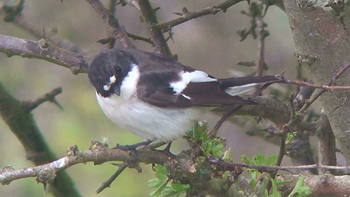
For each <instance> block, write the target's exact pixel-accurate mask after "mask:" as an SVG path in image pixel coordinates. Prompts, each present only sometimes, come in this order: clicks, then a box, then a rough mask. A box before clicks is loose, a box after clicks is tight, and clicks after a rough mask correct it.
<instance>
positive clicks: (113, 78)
mask: <svg viewBox="0 0 350 197" xmlns="http://www.w3.org/2000/svg"><path fill="white" fill-rule="evenodd" d="M116 81H117V78H116V77H115V75H113V76H111V77H110V78H109V84H112V83H114V82H116Z"/></svg>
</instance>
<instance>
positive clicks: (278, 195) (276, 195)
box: [270, 178, 282, 197]
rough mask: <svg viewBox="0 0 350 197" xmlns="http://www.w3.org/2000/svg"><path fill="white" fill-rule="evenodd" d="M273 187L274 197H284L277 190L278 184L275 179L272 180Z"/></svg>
mask: <svg viewBox="0 0 350 197" xmlns="http://www.w3.org/2000/svg"><path fill="white" fill-rule="evenodd" d="M270 181H271V185H272V194H271V196H273V197H282V195H281V193H280V192H279V191H278V189H277V184H276V182H275V180H274V179H272V178H270Z"/></svg>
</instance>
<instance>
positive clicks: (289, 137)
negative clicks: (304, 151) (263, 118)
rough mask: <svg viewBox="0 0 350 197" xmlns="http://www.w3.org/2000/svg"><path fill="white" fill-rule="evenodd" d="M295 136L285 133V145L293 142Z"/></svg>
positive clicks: (294, 133)
mask: <svg viewBox="0 0 350 197" xmlns="http://www.w3.org/2000/svg"><path fill="white" fill-rule="evenodd" d="M296 135H297V132H296V131H294V132H291V133H287V140H286V145H288V144H290V143H291V142H292V141H293V140H294V137H295V136H296Z"/></svg>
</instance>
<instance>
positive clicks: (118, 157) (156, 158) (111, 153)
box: [0, 141, 170, 184]
mask: <svg viewBox="0 0 350 197" xmlns="http://www.w3.org/2000/svg"><path fill="white" fill-rule="evenodd" d="M136 155H137V156H136ZM135 156H136V157H137V160H136V161H135ZM169 159H170V158H169V156H168V155H167V154H166V153H164V152H161V151H157V150H135V152H134V153H133V152H132V151H131V152H130V151H125V150H122V149H109V148H107V146H106V145H105V144H102V143H99V142H97V141H92V142H91V147H90V149H89V150H87V151H79V150H78V147H77V146H72V147H70V148H69V149H68V151H67V156H66V157H63V158H61V159H58V160H55V161H52V162H50V163H47V164H44V165H40V166H35V167H31V168H25V169H22V170H14V169H13V168H10V167H5V168H3V169H2V170H0V183H2V184H10V183H11V181H14V180H17V179H22V178H27V177H39V176H41V175H42V174H43V173H47V172H53V173H54V174H55V173H56V172H58V171H60V170H63V169H66V168H69V167H70V166H73V165H76V164H79V163H87V162H93V163H94V164H95V165H98V164H102V163H105V162H108V161H129V162H130V161H131V162H132V163H134V162H142V163H145V164H150V163H155V164H164V163H166V162H167V161H168V160H169ZM128 167H133V166H131V165H129V166H128ZM54 178H55V176H49V177H47V178H46V179H41V182H50V181H52V180H53V179H54Z"/></svg>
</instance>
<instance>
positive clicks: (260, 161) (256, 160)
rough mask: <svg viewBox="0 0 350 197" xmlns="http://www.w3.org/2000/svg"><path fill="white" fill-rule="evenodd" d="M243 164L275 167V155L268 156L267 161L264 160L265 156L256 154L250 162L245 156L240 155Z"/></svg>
mask: <svg viewBox="0 0 350 197" xmlns="http://www.w3.org/2000/svg"><path fill="white" fill-rule="evenodd" d="M242 161H243V163H247V164H251V165H259V166H261V165H269V166H272V165H275V164H276V162H277V155H270V156H269V157H268V158H267V160H265V155H263V154H261V153H258V154H256V155H255V156H254V157H253V159H252V160H250V159H249V157H248V156H247V155H242Z"/></svg>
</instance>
